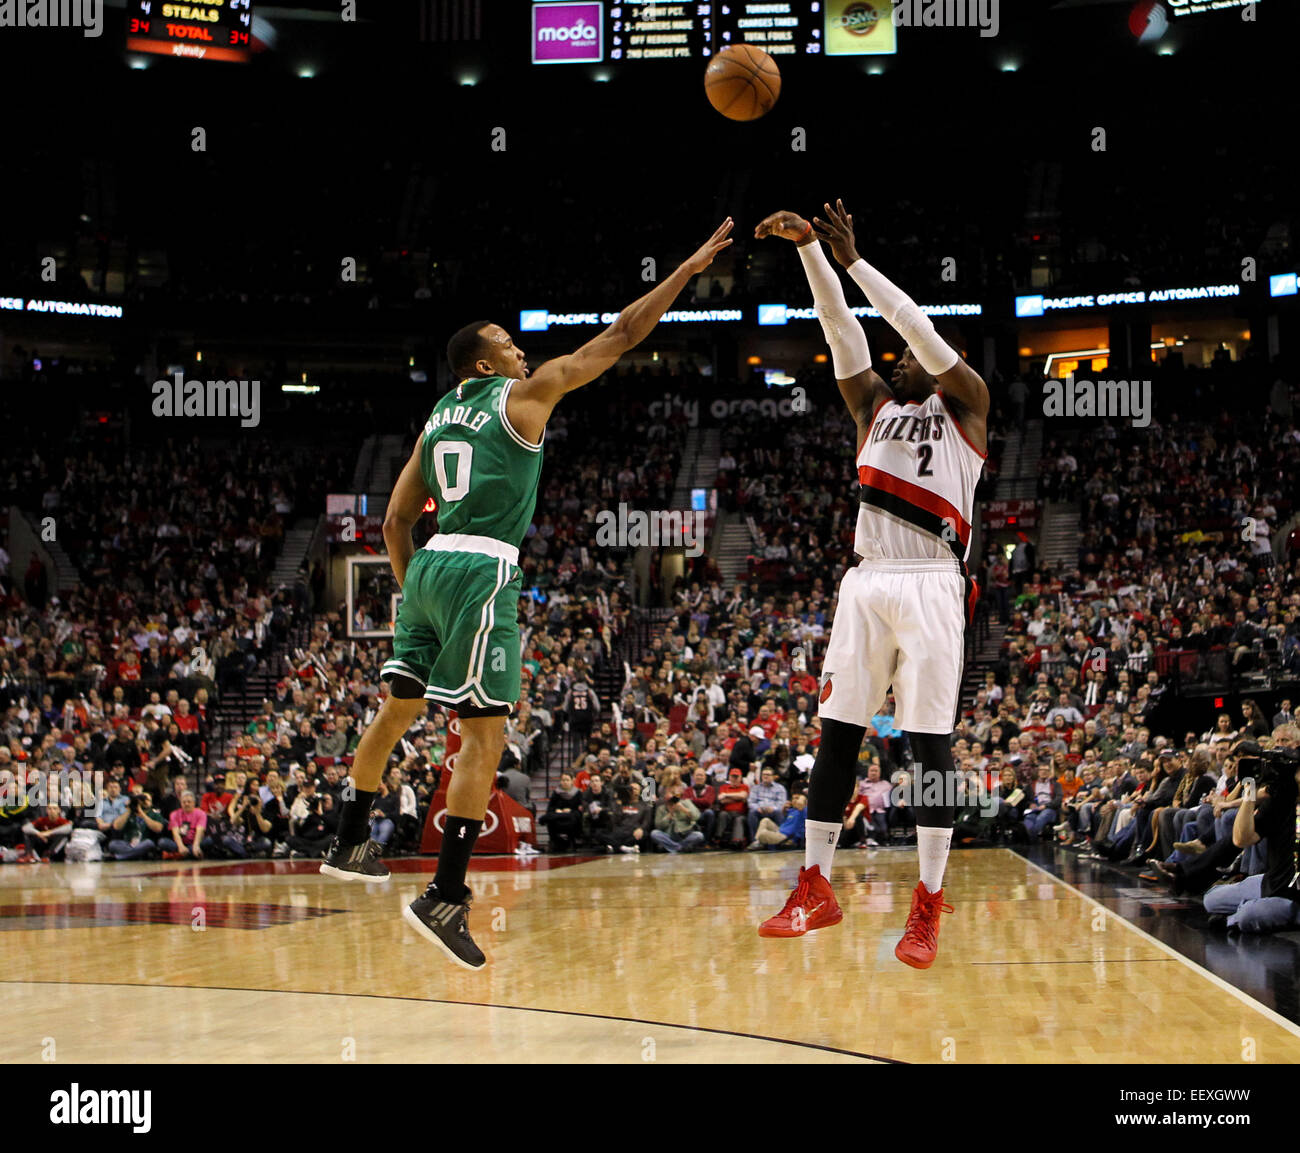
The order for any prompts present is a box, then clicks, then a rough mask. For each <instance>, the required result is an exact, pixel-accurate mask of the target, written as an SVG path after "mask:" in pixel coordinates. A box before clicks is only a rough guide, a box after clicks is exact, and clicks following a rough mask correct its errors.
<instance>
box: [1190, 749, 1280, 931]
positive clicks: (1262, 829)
mask: <svg viewBox="0 0 1300 1153" xmlns="http://www.w3.org/2000/svg"><path fill="white" fill-rule="evenodd" d="M1296 738H1297V733H1296V731H1295V726H1294V725H1281V726H1279V727H1278V728H1277V729H1276V730H1274V733H1273V745H1274V747H1273V748H1272V749H1270V750H1268V751H1267V752H1265V751H1264V750H1262V749H1261V748H1260V747H1259V746H1258V745H1256V744H1254V743H1253V742H1242V743H1241V744H1240V745H1239V746H1238V751H1239V752H1240V753H1241V754H1243V755H1242V757H1241V760H1240V761H1239V762H1238V767H1237V772H1238V775H1239V776H1240V777H1241V779H1242V794H1241V804H1240V806H1239V807H1238V809H1237V816H1236V819H1235V820H1234V821H1233V825H1232V842H1233V844H1234V845H1236V846H1237V847H1238V848H1240V849H1245V848H1249V847H1250V846H1251V845H1255V844H1258V843H1259V842H1260V841H1261V840H1263V841H1264V842H1265V850H1264V852H1265V859H1264V871H1263V872H1262V873H1257V874H1256V875H1255V876H1251V877H1247V878H1246V879H1245V880H1243V881H1239V882H1237V883H1236V884H1234V885H1220V886H1218V887H1216V888H1213V889H1211V890H1210V891H1209V892H1207V893H1206V894H1205V911H1206V912H1207V913H1209V914H1210V916H1211V920H1212V922H1213V923H1216V924H1217V923H1223V924H1226V925H1227V927H1228V928H1230V929H1238V930H1240V931H1241V932H1243V933H1273V932H1277V931H1279V930H1281V929H1288V928H1291V927H1293V926H1295V925H1297V924H1300V904H1298V903H1300V849H1298V848H1297V841H1296V825H1297V823H1298V822H1300V752H1298V751H1297V748H1296V745H1297V739H1296ZM1220 919H1222V920H1221V922H1220Z"/></svg>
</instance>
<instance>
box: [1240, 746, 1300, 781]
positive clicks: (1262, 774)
mask: <svg viewBox="0 0 1300 1153" xmlns="http://www.w3.org/2000/svg"><path fill="white" fill-rule="evenodd" d="M1297 769H1300V749H1261V748H1260V747H1259V745H1258V744H1257V743H1256V742H1254V741H1243V742H1242V743H1241V744H1240V745H1238V746H1237V776H1238V778H1239V779H1241V780H1246V779H1248V778H1252V779H1254V781H1255V785H1256V787H1257V788H1267V787H1268V786H1269V785H1270V784H1272V783H1274V782H1276V781H1278V780H1279V779H1280V778H1281V776H1282V774H1283V773H1287V774H1289V775H1291V776H1294V775H1295V772H1296V770H1297Z"/></svg>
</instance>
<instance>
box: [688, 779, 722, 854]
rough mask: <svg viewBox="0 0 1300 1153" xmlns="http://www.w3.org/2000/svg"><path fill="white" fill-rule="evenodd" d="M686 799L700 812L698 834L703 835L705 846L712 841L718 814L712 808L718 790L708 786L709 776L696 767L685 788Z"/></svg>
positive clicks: (715, 802) (716, 801) (716, 800)
mask: <svg viewBox="0 0 1300 1153" xmlns="http://www.w3.org/2000/svg"><path fill="white" fill-rule="evenodd" d="M686 799H687V800H689V801H690V802H691V804H693V805H694V806H695V807H696V808H697V809H699V810H700V832H701V833H703V834H704V843H705V844H706V845H707V844H708V843H709V842H710V841H711V840H712V839H713V826H714V825H715V824H716V823H717V820H718V813H717V810H716V808H715V807H714V806H715V805H716V804H717V803H718V790H717V789H715V788H714V787H713V786H712V785H711V784H709V774H708V773H706V772H705V771H704V770H703V769H702V768H699V767H697V768H696V769H695V771H694V772H693V773H692V774H691V783H690V784H689V785H687V787H686Z"/></svg>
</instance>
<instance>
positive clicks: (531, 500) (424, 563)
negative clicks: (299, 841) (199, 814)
mask: <svg viewBox="0 0 1300 1153" xmlns="http://www.w3.org/2000/svg"><path fill="white" fill-rule="evenodd" d="M731 229H732V221H731V218H730V217H728V218H727V219H726V220H725V221H723V223H722V224H721V225H720V226H719V228H718V229H717V231H716V232H714V234H713V235H712V236H711V237H709V239H708V240H707V241H705V243H704V244H703V245H702V246H701V247H700V248H699V250H698V251H697V252H696V253H695V254H694V255H693V256H691V257H690V258H689V259H688V260H686V261H685V262H683V263H682V264H681V265H680V266H679V267H678V268H677V269H675V270H674V271H673V273H672V275H671V276H669V277H667V278H666V279H665V280H664V281H663V283H661V284H659V285H658V286H656V287H655V288H654V289H652V290H651V291H650V292H648V293H646V295H645V296H643V297H641V298H640V299H639V300H637V301H634V302H633V303H632V304H629V305H628V306H627V307H626V308H625V309H623V311H622V312H621V313H619V316H618V319H617V320H615V321H614V323H613V324H611V325H610V326H609V327H608V328H607V329H605V331H604V332H602V333H601V334H600V335H599V336H597V337H596V338H595V339H593V340H591V341H588V342H587V343H586V344H584V345H583V346H582V347H581V348H579V349H578V350H577V351H576V352H573V353H571V354H570V355H568V356H561V357H557V358H556V359H554V360H548V361H547V362H546V363H545V364H542V365H540V366H539V367H538V368H537V370H536V371H535V372H531V373H530V372H529V371H528V364H527V362H526V361H525V359H524V353H523V350H522V349H520V348H519V347H517V346H516V345H515V343H514V341H513V340H512V339H511V337H510V334H509V333H508V332H507V331H506V330H505V329H504V328H502V327H501V326H500V325H498V324H493V323H491V322H488V321H478V322H475V323H474V324H470V325H467V326H465V327H464V328H462V329H461V330H460V331H459V332H457V333H456V334H455V335H454V336H453V337H452V338H451V341H450V343H449V344H448V346H447V359H448V362H449V363H450V365H451V369H452V373H453V374H454V376H455V378H456V379H457V380H458V381H459V382H460V383H459V384H458V385H457V387H456V389H455V390H454V391H452V392H450V393H448V394H447V395H446V396H445V397H443V398H442V399H441V400H440V401H439V402H438V403H437V405H436V406H435V407H434V409H433V412H432V413H431V414H430V416H429V419H428V421H427V422H426V423H425V426H424V431H423V432H422V433H421V434H420V437H419V439H418V440H417V441H416V445H415V451H414V452H413V453H412V454H411V458H410V460H409V461H407V463H406V466H405V468H403V469H402V474H401V476H399V477H398V478H397V483H396V485H395V486H394V488H393V495H392V498H391V499H390V500H389V502H388V513H387V515H386V516H385V518H384V541H385V542H386V543H387V545H388V554H389V558H390V559H391V561H392V565H393V572H394V574H395V575H396V577H397V580H398V583H399V584H400V585H401V587H402V604H401V607H400V608H399V610H398V614H397V622H396V626H395V628H394V635H393V656H392V659H391V660H389V661H386V662H385V664H384V667H383V670H382V675H383V678H384V680H386V681H387V682H388V684H389V695H388V696H387V697H386V698H385V699H384V702H383V704H382V705H381V706H380V709H379V712H378V714H377V715H376V716H375V719H374V720H373V721H372V722H371V723H370V725H369V726H368V727H367V728H366V730H365V732H364V733H363V734H362V736H361V742H360V744H359V745H358V746H357V750H356V760H355V762H354V764H353V766H352V782H351V783H352V786H353V791H354V794H355V795H354V796H353V797H352V798H351V799H349V800H348V801H346V802H345V803H344V805H343V811H342V814H341V815H340V818H339V829H338V835H337V836H336V837H335V839H334V842H333V844H331V846H330V850H329V853H328V855H327V856H326V859H325V863H324V864H323V865H322V866H321V872H322V873H325V874H327V875H329V876H334V877H339V878H342V879H345V880H357V881H371V882H374V881H383V880H386V879H387V877H388V875H389V874H388V869H387V868H386V867H385V866H384V864H383V863H382V862H381V861H380V860H379V852H380V847H379V846H378V845H377V844H375V843H374V842H373V841H371V840H370V839H369V827H370V825H369V817H370V810H371V806H372V804H373V801H374V798H375V791H376V790H377V789H378V787H379V779H380V776H381V775H382V773H383V771H384V767H385V765H386V763H387V761H388V757H389V755H390V754H391V753H392V751H393V747H394V746H395V745H396V744H397V742H398V741H399V740H400V739H401V737H402V735H403V734H404V733H405V732H406V731H407V730H408V729H409V728H410V727H411V726H412V725H413V724H414V723H415V722H416V720H418V719H419V718H420V717H421V716H423V715H424V711H425V709H426V707H427V705H426V702H427V701H430V700H434V701H438V702H440V703H441V704H444V705H447V706H449V707H451V708H454V709H455V710H456V712H457V714H458V715H459V718H460V734H461V742H462V743H461V749H460V752H459V754H458V755H457V759H456V766H455V771H454V773H453V774H452V778H451V785H450V787H449V788H448V790H447V810H446V814H445V818H444V820H445V824H444V827H443V830H442V848H441V850H440V851H439V854H438V870H437V874H436V875H435V877H434V879H433V881H431V882H430V883H429V886H428V888H427V889H426V890H425V892H424V895H423V896H421V897H418V898H416V900H414V901H413V902H412V903H411V904H410V905H409V906H408V907H407V909H406V910H405V912H404V914H403V915H404V917H405V918H406V920H407V921H408V922H409V923H410V924H411V925H412V927H414V928H415V929H417V930H418V931H419V932H420V933H421V934H422V935H423V936H425V937H426V938H428V939H429V940H430V941H431V942H433V943H434V944H435V945H437V946H438V947H439V948H440V949H441V950H442V952H443V953H444V954H446V956H447V957H448V958H449V959H450V960H452V961H454V962H455V963H456V964H458V965H461V966H463V967H464V968H467V969H479V968H482V967H483V964H484V962H485V958H484V956H483V953H482V951H481V950H480V949H479V948H478V946H477V945H476V944H475V943H474V941H473V938H471V937H470V934H469V924H468V913H469V899H470V891H469V889H468V888H467V887H466V885H465V873H466V870H467V868H468V866H469V858H470V854H471V853H472V852H473V849H474V842H475V840H476V839H477V837H478V834H479V829H480V828H481V827H482V824H483V818H484V816H485V814H486V812H487V804H488V799H489V797H490V796H491V792H492V784H493V782H494V781H495V779H496V771H497V766H498V764H499V763H500V760H501V753H502V750H503V748H504V746H505V719H506V717H507V716H508V715H509V713H510V710H511V709H512V708H513V707H514V705H515V702H516V701H517V699H518V697H519V689H520V638H519V625H518V602H519V591H520V584H521V579H522V573H521V572H520V569H519V545H520V543H521V542H522V541H523V538H524V533H525V532H526V531H527V529H528V526H529V524H530V523H531V521H532V516H533V508H534V506H535V504H536V501H537V484H538V481H539V479H540V477H541V466H542V442H543V438H544V436H545V434H546V422H547V420H549V419H550V415H551V411H552V410H553V409H554V408H555V406H556V404H558V403H559V401H560V399H561V398H562V397H563V396H564V395H565V394H566V393H569V392H572V391H573V390H574V389H577V388H581V387H582V386H583V385H584V384H589V383H590V382H591V381H593V380H595V379H596V378H597V377H598V376H600V375H601V374H602V373H603V372H605V370H606V369H608V368H610V367H612V366H613V365H614V364H615V363H616V362H617V361H618V359H619V358H620V357H621V356H623V355H624V353H626V352H628V351H630V350H631V349H633V348H635V347H636V346H637V345H638V344H640V343H641V341H643V340H644V339H645V338H646V337H647V336H648V335H649V334H650V330H651V329H652V328H654V326H655V325H656V324H658V322H659V318H660V317H661V316H663V314H664V312H665V311H667V309H668V306H669V305H670V304H672V302H673V301H674V300H675V299H676V297H677V295H678V294H679V293H680V292H681V290H682V289H683V288H684V287H685V286H686V283H687V281H689V280H690V278H691V277H692V276H694V275H696V274H697V273H699V272H702V271H703V270H704V269H706V268H707V267H708V266H709V265H710V264H711V263H712V261H713V258H714V256H716V255H717V254H718V253H719V252H720V251H721V250H722V249H724V248H726V247H727V246H728V245H730V244H731V241H730V240H729V239H727V234H728V233H729V232H730V231H731ZM430 495H432V496H433V497H434V498H435V499H436V501H437V505H438V532H437V533H436V534H435V535H434V536H433V537H432V538H431V539H430V540H429V542H428V543H427V544H426V545H424V547H423V548H421V549H419V550H418V551H417V550H416V548H415V545H414V543H413V541H412V539H411V532H412V530H413V529H414V528H415V525H416V522H417V521H418V520H419V519H420V515H421V514H422V513H423V511H424V508H425V504H426V502H427V501H428V498H429V496H430Z"/></svg>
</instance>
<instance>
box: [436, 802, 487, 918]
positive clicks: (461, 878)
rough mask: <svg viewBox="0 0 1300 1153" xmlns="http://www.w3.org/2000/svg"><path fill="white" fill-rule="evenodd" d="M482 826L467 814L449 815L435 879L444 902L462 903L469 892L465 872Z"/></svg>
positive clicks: (444, 828)
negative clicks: (467, 816)
mask: <svg viewBox="0 0 1300 1153" xmlns="http://www.w3.org/2000/svg"><path fill="white" fill-rule="evenodd" d="M482 827H483V822H482V821H471V820H469V819H468V818H466V817H451V816H449V817H448V818H447V820H446V824H445V825H444V826H443V830H442V848H441V849H439V850H438V871H437V873H436V874H434V878H433V883H434V884H435V885H437V886H438V893H439V895H440V896H441V897H442V899H443V900H444V901H451V902H453V903H459V902H461V901H463V900H464V899H465V898H466V897H467V896H468V895H469V889H468V888H466V886H465V872H466V870H467V869H468V868H469V858H470V854H471V853H473V851H474V842H475V841H477V840H478V834H479V830H480V829H481V828H482Z"/></svg>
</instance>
